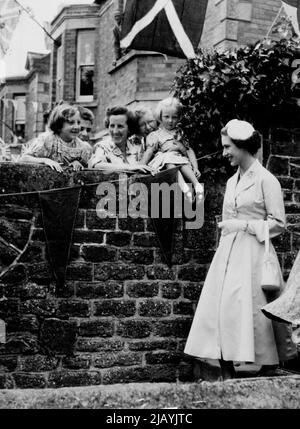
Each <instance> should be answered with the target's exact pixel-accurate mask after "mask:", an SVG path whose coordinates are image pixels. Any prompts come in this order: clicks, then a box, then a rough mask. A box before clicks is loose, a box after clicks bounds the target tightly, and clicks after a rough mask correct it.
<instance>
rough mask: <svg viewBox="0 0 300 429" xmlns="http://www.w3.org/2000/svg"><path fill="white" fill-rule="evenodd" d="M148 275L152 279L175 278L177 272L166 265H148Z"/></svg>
mask: <svg viewBox="0 0 300 429" xmlns="http://www.w3.org/2000/svg"><path fill="white" fill-rule="evenodd" d="M147 277H148V279H150V280H152V279H153V280H156V279H160V280H175V278H176V273H175V270H174V269H171V268H168V267H166V266H165V265H153V266H151V267H147Z"/></svg>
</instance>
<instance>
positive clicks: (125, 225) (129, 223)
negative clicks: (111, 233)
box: [119, 217, 145, 232]
mask: <svg viewBox="0 0 300 429" xmlns="http://www.w3.org/2000/svg"><path fill="white" fill-rule="evenodd" d="M119 228H120V229H121V230H123V231H130V232H143V231H145V219H142V218H137V219H132V218H129V217H128V218H126V219H119Z"/></svg>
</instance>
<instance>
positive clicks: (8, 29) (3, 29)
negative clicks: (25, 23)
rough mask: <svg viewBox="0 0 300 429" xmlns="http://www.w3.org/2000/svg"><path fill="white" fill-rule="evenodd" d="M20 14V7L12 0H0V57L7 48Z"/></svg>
mask: <svg viewBox="0 0 300 429" xmlns="http://www.w3.org/2000/svg"><path fill="white" fill-rule="evenodd" d="M20 15H21V9H20V7H18V6H17V3H16V2H15V1H14V0H0V58H2V57H4V55H5V54H6V52H7V50H8V48H9V44H10V41H11V38H12V35H13V33H14V31H15V28H16V26H17V24H18V22H19V19H20Z"/></svg>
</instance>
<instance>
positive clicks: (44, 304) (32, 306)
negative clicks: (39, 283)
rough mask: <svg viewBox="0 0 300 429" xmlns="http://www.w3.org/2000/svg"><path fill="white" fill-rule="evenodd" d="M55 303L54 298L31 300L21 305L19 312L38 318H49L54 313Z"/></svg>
mask: <svg viewBox="0 0 300 429" xmlns="http://www.w3.org/2000/svg"><path fill="white" fill-rule="evenodd" d="M56 307H57V302H56V300H55V299H54V298H49V299H31V300H28V301H24V302H23V303H22V304H21V307H20V312H21V313H23V314H34V315H36V316H38V317H51V316H54V315H55V313H56Z"/></svg>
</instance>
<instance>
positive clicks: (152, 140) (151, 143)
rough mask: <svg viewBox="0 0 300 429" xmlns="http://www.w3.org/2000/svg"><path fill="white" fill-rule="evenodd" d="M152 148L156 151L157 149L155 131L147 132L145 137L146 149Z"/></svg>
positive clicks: (157, 141) (157, 143)
mask: <svg viewBox="0 0 300 429" xmlns="http://www.w3.org/2000/svg"><path fill="white" fill-rule="evenodd" d="M147 149H152V150H153V151H154V152H156V151H157V150H158V149H159V139H158V135H157V132H156V131H152V133H150V134H148V136H147V138H146V150H147Z"/></svg>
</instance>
